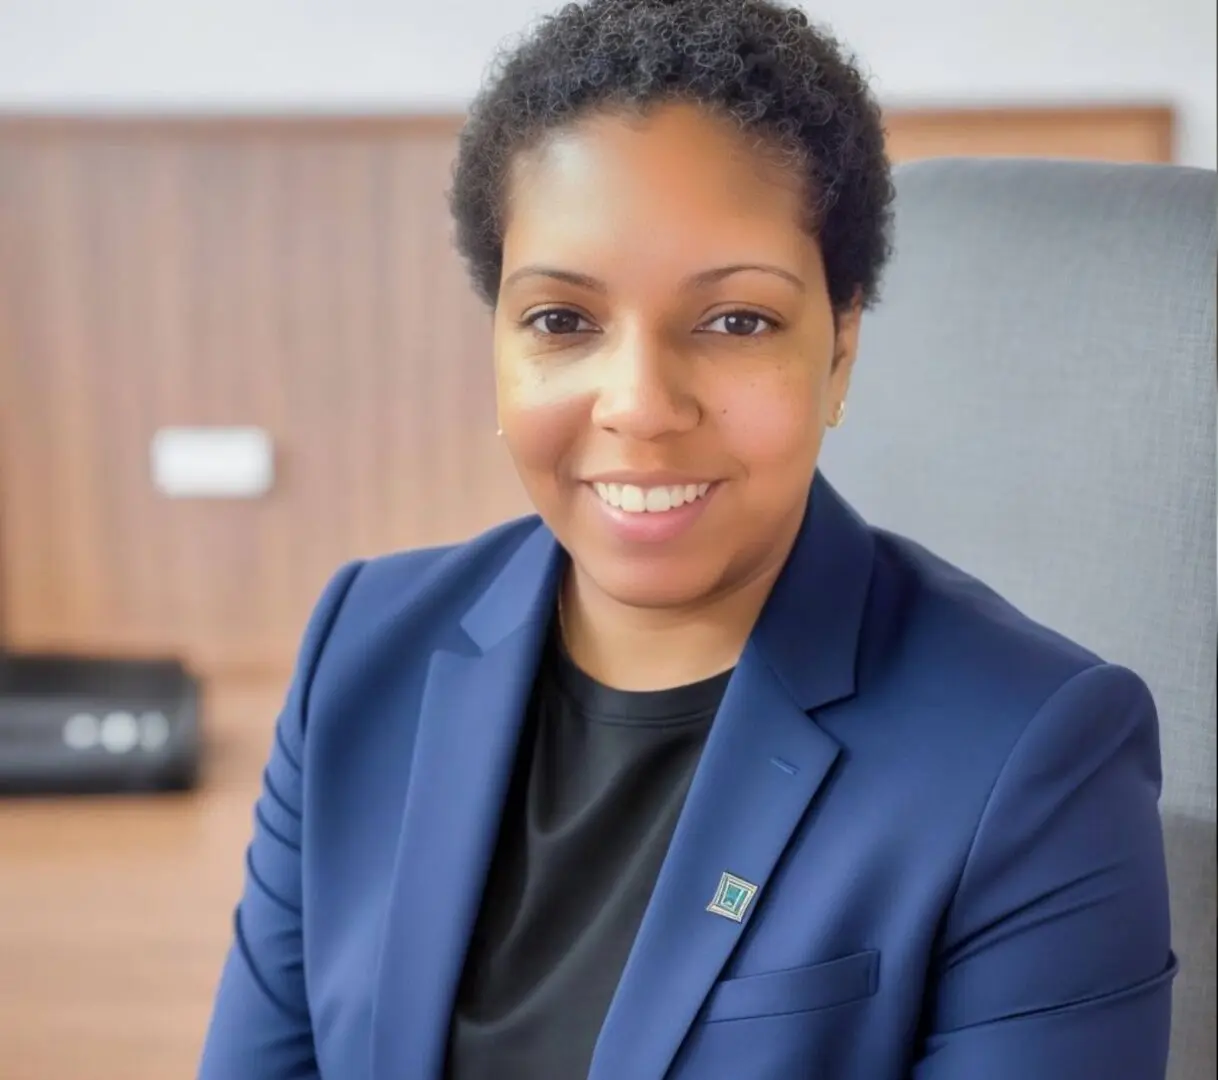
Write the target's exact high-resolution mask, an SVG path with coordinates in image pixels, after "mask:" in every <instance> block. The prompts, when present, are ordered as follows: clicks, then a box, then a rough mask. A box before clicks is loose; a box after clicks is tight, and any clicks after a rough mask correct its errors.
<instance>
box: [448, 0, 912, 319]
mask: <svg viewBox="0 0 1218 1080" xmlns="http://www.w3.org/2000/svg"><path fill="white" fill-rule="evenodd" d="M676 101H681V102H693V103H696V104H698V105H701V106H703V107H705V108H707V109H708V110H710V111H713V112H715V113H716V114H719V115H722V116H724V117H726V118H729V119H731V120H733V121H735V122H736V123H737V124H738V125H740V127H741V128H742V129H743V130H744V131H746V132H748V133H751V134H754V135H757V136H760V137H761V139H762V140H763V145H765V146H767V147H769V148H772V149H773V150H775V151H778V152H779V153H781V154H782V156H783V159H784V160H786V161H788V162H790V163H791V164H792V165H794V166H795V167H796V168H797V169H798V170H799V176H800V179H801V180H803V181H804V182H805V185H806V191H807V195H806V199H807V206H808V217H807V222H806V226H807V228H808V229H809V231H810V232H811V233H812V234H813V235H814V236H816V238H817V239H818V241H819V243H820V247H821V254H822V258H823V259H824V262H825V271H826V277H827V279H828V288H829V297H830V301H831V302H832V304H833V307H834V309H835V310H838V311H841V310H844V309H846V308H848V307H850V306H851V305H852V304H853V303H854V302H855V301H856V299H861V300H862V302H863V305H864V306H870V305H871V304H873V303H874V302H875V300H876V298H877V295H878V288H879V279H880V275H881V273H882V271H883V267H884V263H885V261H886V260H887V258H888V254H889V251H890V248H891V239H890V234H891V219H892V210H891V205H892V198H893V187H892V175H891V167H890V165H889V161H888V157H887V155H886V153H885V149H884V129H883V124H882V122H881V118H880V110H879V107H878V106H877V104H876V102H875V100H874V98H873V97H872V95H871V93H870V90H869V88H868V86H867V80H866V79H865V78H864V76H863V75H862V74H861V73H860V71H859V70H858V67H857V66H856V65H855V63H854V62H853V60H852V59H851V58H850V57H848V56H847V55H845V54H844V53H843V51H842V49H841V47H840V46H839V45H838V43H837V41H836V40H835V39H834V38H833V37H832V35H830V34H828V33H826V32H824V31H822V30H819V29H816V28H814V27H813V26H812V25H811V24H810V23H809V21H808V18H807V16H806V15H805V14H804V13H803V12H802V11H800V10H798V9H795V8H791V7H787V6H785V5H783V4H780V3H775V2H772V0H586V2H583V3H568V4H566V5H565V6H564V7H563V8H561V9H560V10H559V11H558V12H556V13H555V14H553V15H550V16H547V17H545V18H543V19H542V20H541V21H540V22H539V23H538V25H537V26H536V27H535V28H534V29H533V31H532V32H531V33H530V34H529V35H528V36H527V37H525V38H524V40H523V41H521V42H520V43H518V44H516V45H515V47H513V48H512V49H510V50H509V51H507V52H505V53H503V54H501V55H500V56H499V58H498V59H497V61H496V63H495V65H494V66H493V67H492V69H491V72H490V74H489V76H488V78H487V80H486V83H485V85H484V86H483V88H482V90H481V91H480V93H479V94H478V95H477V97H476V98H475V99H474V101H473V103H472V105H471V107H470V111H469V114H468V117H467V120H466V123H465V125H464V128H463V130H462V132H461V136H460V140H459V145H458V153H457V160H456V165H455V168H454V175H453V186H452V190H451V192H450V196H449V204H450V207H451V209H452V214H453V218H454V221H455V224H456V244H457V249H458V251H459V252H460V253H461V255H462V256H463V258H464V259H465V261H466V264H467V265H468V268H469V272H470V275H471V277H472V279H473V284H474V287H475V289H476V290H477V292H478V294H479V295H480V296H481V297H482V299H483V300H485V301H486V302H487V303H488V304H489V305H490V306H491V307H494V305H495V303H496V302H497V299H498V293H499V280H500V276H501V274H502V269H503V229H504V217H505V201H506V199H505V196H506V189H507V184H508V179H509V175H510V171H511V166H512V163H513V161H514V160H515V159H516V157H517V155H518V154H519V153H520V152H521V151H524V150H528V149H531V148H533V147H535V146H537V145H538V144H539V143H540V142H542V141H543V139H544V137H545V136H546V134H547V133H549V132H551V131H553V130H555V129H559V128H563V127H567V126H569V125H570V124H572V123H574V122H575V121H576V120H578V119H579V118H581V117H582V116H585V115H587V114H588V113H590V112H594V111H602V110H604V111H616V110H622V111H631V112H637V111H640V110H646V109H648V108H649V107H653V106H657V105H662V104H665V103H668V102H676Z"/></svg>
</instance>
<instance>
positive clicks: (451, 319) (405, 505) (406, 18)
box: [0, 0, 1218, 1080]
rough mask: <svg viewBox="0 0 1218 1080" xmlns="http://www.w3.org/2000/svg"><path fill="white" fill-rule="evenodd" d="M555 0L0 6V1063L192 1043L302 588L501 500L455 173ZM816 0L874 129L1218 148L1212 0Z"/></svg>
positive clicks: (434, 537) (53, 1079)
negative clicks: (491, 76) (506, 51)
mask: <svg viewBox="0 0 1218 1080" xmlns="http://www.w3.org/2000/svg"><path fill="white" fill-rule="evenodd" d="M552 6H554V5H551V4H539V3H532V2H528V0H445V2H443V3H433V2H426V3H425V2H422V0H345V2H341V3H340V2H338V0H209V2H207V3H204V2H201V0H199V2H195V0H0V792H3V791H6V790H7V789H11V791H12V792H13V794H9V795H5V796H0V1080H68V1078H71V1080H143V1078H157V1080H164V1078H168V1077H185V1076H189V1075H192V1074H193V1068H194V1063H195V1060H196V1056H197V1053H198V1049H199V1046H200V1043H201V1039H202V1034H203V1029H204V1025H205V1023H206V1018H207V1013H208V1008H209V1003H210V996H211V993H212V990H213V988H214V985H215V980H216V977H217V975H218V972H219V967H220V963H221V960H222V956H223V952H224V949H225V946H226V944H227V940H228V934H229V928H230V925H231V922H230V920H231V909H232V905H233V902H234V900H235V898H236V896H237V893H238V890H239V888H240V880H241V872H242V848H243V845H244V843H245V839H246V836H247V834H248V832H249V827H250V820H251V809H252V801H253V798H254V797H255V794H256V792H257V788H258V783H259V777H260V773H261V768H262V763H263V760H264V757H265V755H266V752H267V749H268V745H269V739H270V737H271V731H272V727H273V723H274V719H275V713H276V710H277V707H278V702H279V699H280V696H281V694H282V691H283V686H284V682H285V680H286V678H287V675H288V672H289V670H290V665H291V663H292V660H293V655H294V651H295V648H296V644H297V640H298V637H299V634H300V631H301V629H302V627H303V623H304V619H305V617H306V615H307V613H308V611H309V609H310V608H311V606H312V604H313V602H314V600H315V599H316V596H317V594H318V591H319V589H320V588H321V586H322V584H323V583H324V581H325V580H326V578H327V577H328V576H329V575H330V574H331V573H332V572H333V571H334V570H335V569H336V568H337V566H338V565H339V564H341V563H342V562H344V561H346V560H348V559H350V558H353V557H356V556H361V555H371V554H375V553H378V552H382V551H386V550H390V549H394V548H400V547H407V546H415V545H420V544H431V543H438V542H443V541H449V540H456V539H459V538H462V537H465V536H468V535H469V534H471V533H473V532H476V531H478V530H480V529H482V528H484V527H486V526H488V525H490V524H492V523H494V522H496V521H498V520H502V519H503V518H505V517H507V516H510V515H514V514H517V513H520V512H522V511H524V510H525V509H526V507H525V503H524V499H523V496H522V494H521V492H520V490H519V488H518V486H517V484H516V481H515V478H514V476H513V475H512V473H511V469H510V466H509V464H508V462H507V461H506V459H505V458H504V456H503V454H502V451H501V449H500V447H499V446H498V441H497V439H496V438H495V422H494V403H493V396H492V383H491V373H490V366H489V320H488V317H487V315H486V313H485V312H484V311H483V310H482V309H481V308H480V306H479V304H478V303H477V301H476V300H475V299H474V297H473V295H472V293H471V291H470V289H469V287H468V286H467V284H466V282H465V279H464V277H463V273H462V270H461V267H460V265H459V263H458V261H457V260H456V258H455V256H454V255H453V253H452V251H451V247H450V241H449V226H448V221H447V217H446V211H445V204H444V193H445V189H446V185H447V182H448V176H449V169H450V165H451V159H452V153H453V149H454V138H455V133H456V131H457V130H458V127H459V125H460V122H461V112H462V108H463V106H464V104H465V103H466V102H467V101H468V99H469V97H470V95H471V94H472V93H473V91H474V90H475V88H476V86H477V84H478V81H479V78H480V76H481V73H482V72H483V70H484V68H485V66H486V64H487V63H488V61H489V59H490V57H491V56H492V53H493V51H494V48H495V46H496V43H497V42H499V41H500V40H501V39H502V38H504V37H505V36H507V35H510V34H513V33H515V32H517V31H519V30H520V29H521V27H522V26H524V25H525V24H526V23H527V22H528V20H529V19H530V18H532V17H533V16H535V15H536V14H538V13H539V12H542V11H545V10H547V9H548V8H550V7H552ZM806 6H807V7H808V10H809V12H810V13H811V14H812V15H813V16H814V17H815V18H816V19H818V20H821V21H824V22H826V23H828V24H829V25H830V26H832V27H833V28H834V29H835V30H836V31H837V33H838V35H839V36H840V37H841V38H842V39H844V40H845V41H846V42H848V43H849V45H850V46H851V47H852V48H853V49H854V50H855V51H856V52H857V53H858V54H859V55H860V56H861V58H862V59H863V61H864V63H865V66H866V67H867V68H868V69H869V70H870V71H871V72H872V73H873V75H874V79H875V86H876V88H877V90H878V92H879V94H880V97H881V100H882V101H883V103H884V105H885V107H886V109H887V112H888V127H889V134H890V146H891V152H892V155H893V157H894V158H895V159H897V160H909V159H912V158H919V157H933V156H939V155H945V154H961V153H964V154H983V155H989V154H1001V155H1010V154H1016V155H1033V156H1053V157H1085V158H1099V159H1107V160H1121V161H1149V162H1169V161H1170V162H1178V163H1183V164H1189V165H1195V166H1200V167H1203V168H1207V169H1212V168H1214V167H1215V159H1216V156H1218V137H1216V126H1218V122H1216V117H1215V112H1216V108H1215V97H1216V93H1215V80H1216V63H1215V5H1214V3H1213V0H986V2H984V3H967V2H963V0H923V2H922V3H918V4H909V3H905V2H903V0H849V2H847V0H822V2H818V3H815V4H808V5H806ZM4 657H7V658H8V659H7V660H6V659H3V658H4ZM39 657H41V658H43V659H42V660H35V659H28V658H39ZM46 658H50V660H47V659H46ZM89 660H95V661H107V660H127V661H131V662H132V663H129V664H128V665H127V666H125V667H119V666H113V665H112V666H109V667H107V666H105V665H104V664H103V665H100V666H99V665H97V664H95V665H94V666H92V667H90V666H88V664H87V663H85V662H86V661H89ZM156 660H167V661H172V662H175V663H180V664H181V665H183V666H184V669H185V671H186V672H188V674H183V673H182V672H179V671H177V669H176V668H170V667H165V666H164V665H162V666H152V665H151V664H145V666H143V667H141V666H140V664H142V663H144V662H146V661H147V662H151V661H156ZM6 693H7V696H8V700H9V705H8V707H7V711H5V707H4V705H3V704H2V702H3V701H4V696H5V694H6ZM80 762H85V764H83V765H81V764H79V763H80ZM23 770H24V772H23ZM35 773H37V777H36V779H37V782H36V783H23V782H22V777H23V775H24V776H25V778H26V779H27V780H28V779H29V777H31V776H33V775H34V774H35ZM123 787H130V788H133V789H143V792H142V793H141V794H131V793H128V794H125V795H113V794H106V793H104V792H106V791H108V790H109V789H111V788H123ZM77 788H79V789H81V791H75V789H77ZM86 788H91V789H93V790H92V792H91V793H88V794H85V793H83V789H86ZM158 788H168V789H184V790H177V791H166V792H163V793H162V792H158V791H157V790H156V789H158ZM26 789H29V790H26ZM19 790H20V791H21V794H16V793H17V792H18V791H19ZM31 790H32V791H33V794H31V793H30V791H31ZM99 792H102V793H99Z"/></svg>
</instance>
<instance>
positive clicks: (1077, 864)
mask: <svg viewBox="0 0 1218 1080" xmlns="http://www.w3.org/2000/svg"><path fill="white" fill-rule="evenodd" d="M1161 780H1162V777H1161V766H1160V757H1159V738H1158V722H1157V719H1156V716H1155V709H1154V704H1153V702H1152V700H1151V697H1150V692H1149V691H1148V690H1147V689H1146V687H1145V685H1144V684H1143V683H1142V682H1141V681H1140V680H1139V679H1138V678H1137V677H1136V676H1135V675H1133V674H1132V673H1131V672H1129V671H1126V670H1125V669H1123V668H1118V667H1113V666H1108V665H1100V666H1097V667H1094V668H1090V669H1088V670H1086V671H1084V672H1082V673H1080V674H1078V675H1076V676H1075V677H1074V678H1073V679H1072V680H1070V681H1069V682H1067V683H1066V684H1065V685H1064V686H1063V687H1062V688H1061V689H1060V690H1059V691H1058V692H1057V693H1056V694H1054V695H1053V697H1052V698H1051V699H1050V700H1049V701H1048V702H1047V703H1046V704H1045V705H1044V706H1043V708H1042V709H1041V710H1040V711H1039V713H1038V714H1037V716H1036V717H1035V718H1034V720H1033V721H1032V723H1031V724H1030V725H1029V727H1028V728H1027V729H1026V730H1025V732H1024V733H1023V735H1022V736H1021V738H1020V740H1019V742H1018V744H1017V745H1016V747H1015V749H1014V750H1013V752H1012V754H1011V756H1010V757H1009V759H1008V760H1007V762H1006V764H1005V766H1004V768H1003V771H1002V773H1001V775H1000V777H999V779H998V781H997V783H996V784H995V786H994V789H993V791H992V793H991V796H990V799H989V803H988V805H987V807H986V810H985V812H984V814H983V816H982V818H981V822H980V825H979V827H978V830H977V833H976V836H975V838H974V841H973V848H972V851H971V852H970V854H969V857H968V860H967V862H966V865H965V869H964V872H963V875H962V877H961V880H960V882H959V888H958V890H957V893H956V897H955V900H954V902H953V905H952V909H951V911H950V912H949V914H948V917H947V920H946V923H945V926H944V936H943V947H942V952H941V963H940V966H939V970H938V975H937V979H936V981H935V983H934V985H933V986H932V987H931V990H930V1000H929V1001H928V1011H929V1015H928V1017H927V1023H926V1027H925V1031H926V1037H925V1039H924V1041H923V1044H922V1047H921V1056H920V1058H919V1060H918V1061H917V1063H916V1064H915V1066H914V1068H913V1072H912V1076H913V1078H914V1080H976V1077H979V1076H984V1077H986V1080H1028V1078H1029V1077H1036V1078H1037V1080H1163V1078H1164V1077H1165V1075H1166V1072H1167V1048H1168V1036H1169V1029H1170V1026H1171V982H1172V978H1173V976H1174V974H1175V968H1176V963H1175V958H1174V957H1173V956H1172V953H1171V941H1170V938H1171V933H1170V925H1169V924H1170V918H1169V914H1168V888H1167V873H1166V868H1165V862H1164V854H1163V834H1162V826H1161V823H1160V819H1159V813H1158V798H1159V793H1160V789H1161Z"/></svg>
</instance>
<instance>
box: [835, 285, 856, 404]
mask: <svg viewBox="0 0 1218 1080" xmlns="http://www.w3.org/2000/svg"><path fill="white" fill-rule="evenodd" d="M862 321H863V302H862V299H861V297H860V296H858V295H856V296H855V299H854V301H853V303H851V304H850V306H849V307H846V308H842V309H841V310H839V311H838V312H837V313H836V314H835V315H834V317H833V327H834V335H833V367H832V369H831V372H830V376H829V377H830V382H831V385H832V388H833V390H834V391H836V397H835V400H844V399H845V396H846V390H847V389H848V388H849V385H850V373H851V372H852V371H853V370H854V358H855V357H856V356H857V355H858V349H859V327H860V326H861V324H862Z"/></svg>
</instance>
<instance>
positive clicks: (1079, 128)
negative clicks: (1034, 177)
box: [886, 106, 1174, 162]
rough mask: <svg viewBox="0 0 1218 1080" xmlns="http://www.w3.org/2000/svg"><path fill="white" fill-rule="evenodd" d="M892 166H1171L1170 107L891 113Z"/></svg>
mask: <svg viewBox="0 0 1218 1080" xmlns="http://www.w3.org/2000/svg"><path fill="white" fill-rule="evenodd" d="M886 119H887V124H888V147H889V153H890V154H891V155H892V157H893V159H894V160H899V161H909V160H912V159H915V158H928V157H959V156H980V157H1011V156H1014V157H1054V158H1088V159H1092V160H1101V161H1128V162H1135V161H1136V162H1169V161H1171V160H1172V154H1173V149H1174V147H1173V144H1174V114H1173V111H1172V109H1171V108H1169V107H1167V106H1128V107H1126V106H1111V107H1077V108H1061V107H1055V106H1045V107H1042V108H1027V109H894V110H890V111H889V112H888V113H887V116H886Z"/></svg>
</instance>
